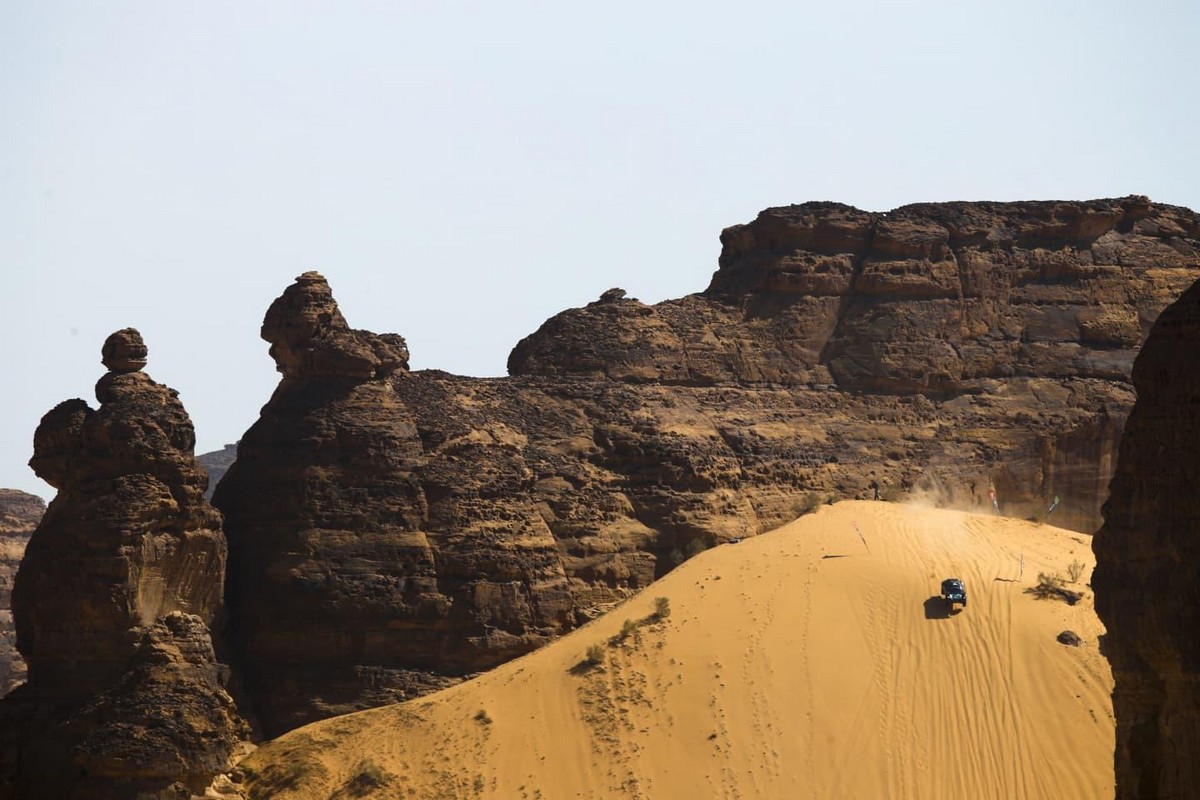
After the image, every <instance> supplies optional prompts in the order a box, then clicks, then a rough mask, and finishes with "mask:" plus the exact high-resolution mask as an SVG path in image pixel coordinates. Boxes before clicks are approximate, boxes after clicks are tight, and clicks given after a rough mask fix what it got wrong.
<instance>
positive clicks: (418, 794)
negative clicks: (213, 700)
mask: <svg viewBox="0 0 1200 800" xmlns="http://www.w3.org/2000/svg"><path fill="white" fill-rule="evenodd" d="M860 533H861V538H860ZM864 540H865V544H864ZM1022 556H1023V558H1024V573H1023V577H1020V576H1019V572H1020V569H1021V558H1022ZM1075 560H1078V561H1080V562H1083V563H1084V564H1085V565H1086V568H1085V570H1084V572H1083V576H1082V578H1081V580H1080V585H1079V586H1076V587H1074V588H1077V589H1084V590H1085V591H1087V590H1086V587H1085V586H1084V585H1083V584H1085V583H1086V581H1087V579H1088V577H1089V576H1090V574H1091V567H1092V556H1091V548H1090V546H1089V542H1088V540H1087V538H1086V537H1084V536H1081V535H1079V534H1076V533H1072V532H1069V531H1064V530H1060V529H1057V528H1053V527H1049V526H1037V525H1034V524H1031V523H1026V522H1020V521H1017V520H1010V519H1003V518H996V517H984V516H975V515H971V514H966V513H960V512H954V511H941V510H932V509H918V508H913V507H906V506H901V505H896V504H888V503H869V502H846V503H840V504H838V505H835V506H831V507H826V508H822V509H821V510H820V511H819V512H818V513H816V514H812V515H809V516H806V517H804V518H802V519H800V520H797V521H796V522H794V523H792V524H790V525H788V526H785V527H784V528H781V529H780V530H778V531H775V532H773V533H770V534H767V535H764V536H761V537H758V538H756V539H751V540H747V541H744V542H742V543H740V544H736V545H725V546H723V547H719V548H716V549H713V550H710V551H708V552H706V553H703V554H701V555H700V556H697V557H696V558H694V559H692V560H691V561H689V562H688V563H686V564H684V565H683V566H681V567H680V568H679V569H678V570H676V571H675V572H673V573H671V574H670V575H668V576H667V577H666V578H664V579H663V580H662V581H660V582H658V583H656V584H655V585H654V586H652V587H651V588H650V589H649V590H648V591H647V592H645V593H643V594H642V595H639V596H638V597H636V598H634V599H632V600H631V601H629V602H628V603H626V604H624V605H622V606H621V607H619V608H617V609H616V610H615V611H613V612H612V613H611V614H609V615H607V616H606V617H604V618H602V619H600V620H597V621H596V622H594V623H592V624H590V625H588V626H587V627H585V628H583V629H581V630H579V631H576V632H575V633H573V634H571V635H570V636H567V637H565V638H564V639H562V640H560V641H558V642H556V643H555V644H553V645H551V646H550V647H547V648H545V649H544V650H541V651H539V652H536V653H533V654H531V655H529V656H527V657H525V658H522V659H519V660H517V661H514V662H511V663H509V664H506V665H504V666H502V667H500V668H498V669H496V670H494V671H492V672H490V673H488V674H486V675H483V676H481V677H480V678H478V679H476V680H473V681H470V682H468V683H464V684H461V685H459V686H456V687H454V688H452V689H450V690H447V691H444V692H441V693H438V694H436V695H431V696H429V697H425V698H421V699H419V700H417V701H414V702H410V703H406V704H403V705H398V706H391V707H386V708H381V709H375V710H372V711H367V712H363V713H360V714H354V715H349V716H346V717H340V718H336V719H331V720H326V721H324V722H321V723H317V724H315V725H311V726H308V727H306V728H302V729H300V730H298V731H294V732H293V733H291V734H288V735H287V736H284V737H282V738H280V739H279V740H277V741H275V742H272V743H270V744H268V745H266V746H264V747H262V748H261V749H259V750H258V751H257V752H256V753H255V754H253V755H252V756H251V757H250V758H249V759H247V761H246V762H245V763H244V766H245V767H246V768H247V774H248V775H250V776H251V778H250V780H249V781H248V785H251V786H253V787H255V792H256V794H258V795H259V796H272V797H284V798H287V797H295V798H318V797H319V798H326V797H331V796H332V797H366V796H376V797H415V798H467V797H494V798H543V799H544V800H558V799H559V798H655V799H661V798H688V799H689V800H691V799H696V798H823V799H824V798H871V799H872V800H874V799H875V798H914V799H916V798H919V799H920V800H937V798H954V799H955V800H966V799H968V798H969V799H971V800H974V799H975V798H1005V799H1006V800H1007V799H1009V798H1041V797H1044V798H1073V799H1074V798H1101V797H1112V796H1113V772H1112V751H1113V735H1114V734H1113V720H1112V711H1111V701H1110V697H1109V695H1110V692H1111V689H1112V679H1111V676H1110V674H1109V670H1108V665H1107V663H1106V662H1105V661H1104V659H1103V657H1102V656H1101V655H1100V653H1099V651H1098V647H1097V637H1098V635H1099V634H1101V633H1102V632H1103V628H1102V627H1101V625H1100V623H1099V621H1098V620H1097V618H1096V616H1095V613H1094V611H1093V610H1092V606H1091V599H1090V592H1087V594H1088V597H1087V598H1086V599H1085V600H1084V601H1082V602H1080V603H1079V604H1077V605H1075V606H1068V605H1067V604H1066V603H1064V602H1062V601H1059V600H1039V599H1037V598H1035V597H1034V596H1032V595H1031V594H1029V593H1028V592H1027V591H1026V590H1027V589H1029V588H1030V587H1032V586H1033V585H1034V584H1035V583H1036V578H1037V575H1038V573H1039V572H1059V573H1063V574H1066V572H1067V567H1068V565H1069V564H1070V563H1071V562H1072V561H1075ZM949 576H956V577H961V578H963V579H964V581H965V582H966V586H967V590H968V593H969V604H968V606H967V608H966V609H965V610H964V611H962V612H961V613H956V614H953V615H949V616H947V615H946V613H945V611H944V609H943V607H942V606H941V604H940V603H938V602H936V601H934V600H931V599H930V598H931V597H933V596H934V595H936V593H937V591H938V587H939V584H940V581H941V579H942V578H944V577H949ZM1019 577H1020V579H1018V578H1019ZM656 597H666V598H668V600H669V603H670V609H671V613H670V615H669V616H668V617H667V618H666V619H665V620H662V621H652V620H651V619H650V617H651V615H652V613H653V610H654V606H655V598H656ZM627 620H633V621H637V622H639V624H638V625H637V628H636V631H635V632H634V633H632V634H631V635H629V636H627V637H626V638H625V639H623V640H618V639H619V634H620V631H621V628H622V626H623V624H625V623H626V621H627ZM1064 629H1071V630H1074V631H1075V632H1076V633H1078V634H1079V635H1080V636H1082V637H1083V639H1084V640H1085V644H1084V646H1083V647H1078V648H1076V647H1067V646H1064V645H1061V644H1059V643H1057V642H1056V641H1055V636H1056V635H1057V634H1058V633H1059V632H1060V631H1062V630H1064ZM594 644H600V645H601V646H602V648H603V656H604V657H603V663H602V664H601V665H600V666H597V667H588V666H587V665H586V663H584V661H585V655H586V652H587V650H588V648H589V646H591V645H594Z"/></svg>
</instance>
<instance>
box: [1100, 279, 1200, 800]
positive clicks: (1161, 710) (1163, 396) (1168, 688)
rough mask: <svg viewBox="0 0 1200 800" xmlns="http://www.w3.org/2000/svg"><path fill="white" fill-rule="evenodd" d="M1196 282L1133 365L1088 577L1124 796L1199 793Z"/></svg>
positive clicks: (1199, 299)
mask: <svg viewBox="0 0 1200 800" xmlns="http://www.w3.org/2000/svg"><path fill="white" fill-rule="evenodd" d="M1197 347H1200V284H1197V285H1194V286H1192V287H1191V288H1190V289H1188V290H1187V292H1185V293H1184V295H1183V296H1182V297H1181V298H1179V300H1178V301H1177V302H1176V303H1175V304H1174V305H1172V306H1170V307H1169V308H1167V309H1166V310H1165V311H1164V312H1163V313H1162V316H1160V317H1159V318H1158V321H1157V322H1156V323H1155V325H1154V327H1153V329H1152V330H1151V332H1150V336H1149V338H1148V339H1147V340H1146V343H1145V346H1144V347H1143V348H1142V351H1141V353H1140V354H1139V355H1138V358H1137V361H1136V362H1135V364H1134V367H1133V382H1134V386H1135V387H1136V389H1137V404H1136V405H1135V406H1134V408H1133V411H1132V413H1131V414H1130V415H1129V421H1128V422H1127V423H1126V426H1125V434H1124V436H1123V438H1122V440H1121V449H1120V458H1119V459H1118V461H1117V472H1116V475H1115V476H1114V477H1113V481H1112V490H1111V495H1112V496H1111V497H1110V498H1109V500H1108V503H1107V504H1106V505H1105V507H1104V518H1105V522H1104V527H1103V528H1102V529H1101V530H1100V531H1099V533H1097V534H1096V536H1095V538H1094V539H1093V542H1092V547H1093V549H1094V550H1095V552H1096V570H1095V572H1094V574H1093V575H1092V586H1093V587H1094V589H1095V592H1096V611H1097V612H1098V613H1099V615H1100V619H1101V620H1103V622H1104V624H1105V627H1106V628H1107V629H1108V633H1107V635H1106V637H1105V642H1104V653H1105V655H1106V656H1107V657H1108V660H1109V663H1110V664H1111V665H1112V670H1113V678H1114V679H1115V683H1116V688H1115V689H1114V691H1113V711H1114V712H1115V714H1116V717H1117V752H1116V774H1117V797H1118V798H1120V800H1132V799H1133V798H1150V797H1154V798H1167V797H1169V798H1178V799H1179V800H1182V799H1183V798H1195V797H1200V638H1198V637H1197V631H1200V539H1198V538H1197V536H1196V531H1197V529H1200V499H1198V496H1197V487H1198V486H1200V462H1197V459H1196V448H1197V443H1198V442H1200V376H1197V374H1196V371H1195V370H1194V369H1193V367H1194V366H1195V362H1194V361H1193V360H1192V356H1193V355H1194V354H1195V352H1196V351H1195V350H1193V349H1192V348H1197Z"/></svg>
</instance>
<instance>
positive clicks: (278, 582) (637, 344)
mask: <svg viewBox="0 0 1200 800" xmlns="http://www.w3.org/2000/svg"><path fill="white" fill-rule="evenodd" d="M1198 231H1200V227H1198V223H1197V219H1196V217H1195V215H1194V214H1192V213H1191V212H1189V211H1187V210H1185V209H1178V208H1172V207H1167V206H1156V205H1152V204H1150V203H1149V202H1148V201H1146V200H1145V199H1144V198H1126V199H1124V200H1111V201H1094V202H1091V203H1016V204H944V205H928V206H909V207H906V208H903V209H899V210H897V211H894V212H891V213H890V214H868V213H866V212H861V211H857V210H855V209H851V208H848V207H846V206H839V205H835V204H807V205H804V206H792V207H788V208H783V209H771V210H768V211H766V212H763V214H761V215H760V216H759V218H758V220H756V221H755V222H753V223H750V224H749V225H746V226H736V227H734V228H730V229H728V230H726V231H725V233H724V234H723V236H722V240H723V242H724V251H723V253H722V257H721V269H720V270H719V271H718V273H717V274H716V275H715V276H714V277H713V280H712V284H711V285H710V287H709V289H708V290H707V291H706V292H704V293H702V294H698V295H691V296H689V297H685V298H683V299H681V300H674V301H667V302H664V303H660V304H658V305H656V306H647V305H644V304H642V303H639V302H638V301H636V300H632V299H627V298H626V297H625V296H624V292H622V291H621V290H619V289H614V290H609V291H607V292H605V293H604V296H603V297H601V299H600V300H599V301H597V302H596V303H592V304H590V305H588V306H587V307H585V308H581V309H572V310H570V311H566V312H563V313H562V314H559V315H557V316H556V317H554V318H552V319H551V320H549V321H548V322H547V323H546V324H545V325H543V326H542V328H541V329H540V330H539V331H538V332H537V333H535V334H533V335H531V336H530V337H528V338H526V339H525V340H523V341H522V342H521V343H520V344H518V345H517V347H516V348H515V349H514V351H513V354H512V356H511V357H510V361H509V366H510V371H511V372H512V373H513V376H512V377H510V378H504V379H473V378H462V377H456V376H452V375H447V374H445V373H441V372H436V371H427V372H416V373H412V372H408V371H407V368H406V361H407V355H408V353H407V348H406V347H405V346H404V343H403V339H401V338H400V337H399V336H395V335H382V336H376V335H374V334H370V333H367V332H364V331H354V330H351V329H350V328H349V326H348V325H347V324H346V322H345V320H344V319H343V317H342V315H341V313H340V312H339V311H338V310H337V306H336V304H335V303H334V301H333V298H332V294H331V292H330V290H329V287H328V285H327V284H326V283H325V281H324V279H322V278H321V277H320V276H319V275H316V274H315V273H308V274H306V275H303V276H301V277H300V278H299V279H298V280H297V282H296V284H294V285H293V286H292V287H290V288H289V289H288V290H287V291H286V292H285V293H284V295H283V296H282V297H281V298H280V299H279V300H277V301H276V302H275V303H274V304H273V305H272V307H271V309H270V311H268V314H267V318H266V321H265V322H264V325H263V338H264V339H266V340H267V341H269V342H271V345H272V346H271V352H272V355H273V356H274V357H275V359H276V361H277V364H278V366H279V370H280V372H281V373H282V374H283V379H282V381H281V382H280V385H279V387H278V389H277V390H276V392H275V394H274V395H273V397H272V398H271V400H270V402H269V403H268V404H267V406H266V407H265V408H264V409H263V413H262V417H261V418H260V420H259V421H258V422H257V423H255V425H254V426H253V427H252V428H251V429H250V430H249V431H248V432H247V433H246V434H245V436H244V437H243V439H242V442H241V444H240V446H239V454H238V459H237V461H236V463H235V464H234V465H233V466H232V467H231V468H230V470H229V472H228V473H227V474H226V477H225V478H224V480H223V481H222V483H221V485H220V486H219V488H218V490H217V493H216V495H215V498H214V503H215V504H216V505H217V507H218V508H220V509H221V510H222V512H223V513H224V514H225V518H226V531H227V534H228V536H229V541H230V553H231V561H230V563H231V567H230V580H229V585H228V590H227V602H228V605H229V613H230V641H231V645H232V655H233V658H234V659H235V666H236V667H237V668H238V669H239V671H241V672H242V673H243V674H244V677H245V682H246V687H247V696H248V697H249V698H250V699H251V700H252V702H253V703H254V705H255V711H256V712H257V713H258V715H259V717H260V719H261V720H262V722H263V725H264V729H265V731H266V732H267V733H268V734H272V735H273V734H277V733H280V732H282V731H284V730H287V729H289V728H292V727H295V726H297V725H299V724H302V723H304V722H308V721H311V720H313V719H317V718H320V717H323V716H329V715H331V714H334V713H340V712H343V711H348V710H351V709H354V708H361V707H365V706H370V705H375V704H379V703H382V702H387V701H390V700H394V699H401V698H404V697H407V696H412V695H414V694H417V693H421V692H424V691H428V690H430V689H432V688H435V687H439V686H442V685H445V683H446V682H448V681H451V680H455V679H457V678H459V677H461V676H463V675H465V674H469V673H471V672H474V671H478V670H482V669H486V668H489V667H491V666H494V665H495V664H498V663H500V662H502V661H504V660H507V659H509V658H511V657H513V656H515V655H518V654H520V653H523V652H527V651H528V650H531V649H533V648H535V647H537V646H538V645H540V644H541V643H543V642H545V641H546V640H547V639H548V638H549V637H551V636H554V635H557V634H560V633H562V632H564V631H566V630H569V629H570V628H572V627H574V626H575V625H578V624H579V623H580V622H582V621H584V620H586V619H588V618H589V617H590V616H593V615H595V614H597V613H599V612H600V611H602V610H604V609H605V608H607V607H610V605H611V604H612V603H614V602H616V601H618V600H620V599H621V598H622V597H624V596H626V595H627V594H628V593H629V592H631V591H634V590H636V589H638V588H641V587H643V586H645V585H647V584H648V583H649V582H650V581H652V580H653V579H654V578H655V577H657V576H659V575H662V574H663V573H664V572H666V571H667V570H669V569H670V568H671V567H672V566H673V565H675V564H677V563H678V562H679V561H681V560H682V559H684V558H686V557H688V556H689V555H691V554H694V553H695V552H697V551H699V550H701V549H703V548H705V547H709V546H713V545H715V544H720V543H722V542H727V541H731V540H735V539H737V538H741V537H745V536H752V535H755V534H757V533H760V532H763V531H765V530H769V529H771V528H773V527H775V526H777V525H779V524H781V523H782V522H785V521H787V520H790V519H792V518H794V517H795V516H797V515H799V514H800V513H803V512H804V511H805V510H806V509H807V508H809V507H811V505H812V504H813V503H815V502H820V501H821V500H822V499H824V498H826V497H870V496H872V495H873V493H874V491H875V489H877V488H878V489H879V490H880V491H881V492H882V493H883V494H884V495H885V496H887V495H889V494H890V493H891V492H893V491H895V490H897V489H899V490H903V491H905V492H909V493H917V494H923V495H924V496H926V497H927V498H929V499H931V500H933V501H935V502H940V503H944V504H948V505H957V506H959V507H968V508H978V509H980V510H985V509H989V508H990V507H991V503H990V500H989V496H988V494H989V490H990V489H991V488H992V487H993V486H994V487H995V490H996V493H997V498H998V502H999V504H1000V507H1001V510H1002V511H1003V512H1004V513H1007V514H1012V515H1021V516H1029V515H1032V514H1035V513H1044V512H1045V509H1046V507H1047V506H1048V505H1049V503H1050V502H1051V500H1052V499H1053V497H1054V496H1055V495H1056V494H1057V495H1059V496H1061V498H1062V502H1061V504H1060V506H1059V508H1058V510H1057V511H1055V515H1054V517H1053V521H1054V522H1055V523H1057V524H1060V525H1065V526H1070V527H1075V528H1076V529H1079V530H1086V531H1091V530H1094V527H1095V526H1097V525H1098V521H1099V514H1098V511H1099V506H1100V503H1101V502H1102V501H1103V499H1104V496H1105V489H1106V485H1107V481H1108V479H1109V477H1110V475H1111V473H1112V468H1113V461H1114V456H1115V452H1116V448H1117V444H1118V439H1119V435H1120V430H1121V426H1122V424H1123V423H1124V419H1125V415H1126V414H1127V413H1128V410H1129V408H1130V407H1131V406H1132V403H1133V398H1134V396H1133V391H1132V386H1131V384H1130V382H1129V378H1128V372H1129V368H1130V364H1131V363H1132V360H1133V357H1134V355H1135V353H1136V350H1137V346H1138V343H1139V342H1140V341H1141V337H1142V334H1143V332H1144V331H1145V330H1146V329H1147V328H1148V326H1149V325H1150V323H1151V322H1152V321H1153V319H1154V318H1155V317H1156V316H1157V314H1158V313H1159V311H1160V310H1161V309H1162V308H1163V307H1164V306H1165V305H1166V304H1167V303H1169V302H1170V301H1171V300H1172V299H1173V298H1174V297H1176V296H1177V294H1178V293H1179V292H1181V291H1182V290H1183V288H1184V287H1185V286H1187V285H1188V284H1190V283H1191V282H1192V281H1193V280H1195V279H1196V277H1197V276H1200V267H1198V266H1197V256H1196V253H1197V248H1200V241H1198Z"/></svg>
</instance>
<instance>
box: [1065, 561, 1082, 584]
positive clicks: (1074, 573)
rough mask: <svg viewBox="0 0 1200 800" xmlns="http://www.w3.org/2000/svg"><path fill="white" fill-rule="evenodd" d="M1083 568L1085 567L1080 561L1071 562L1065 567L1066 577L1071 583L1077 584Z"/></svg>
mask: <svg viewBox="0 0 1200 800" xmlns="http://www.w3.org/2000/svg"><path fill="white" fill-rule="evenodd" d="M1085 567H1086V565H1085V564H1084V563H1083V562H1082V561H1072V562H1071V563H1070V564H1068V565H1067V577H1068V578H1070V579H1071V583H1079V579H1080V578H1081V577H1083V570H1084V569H1085Z"/></svg>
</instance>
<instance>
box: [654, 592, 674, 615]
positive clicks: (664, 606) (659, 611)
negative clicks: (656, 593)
mask: <svg viewBox="0 0 1200 800" xmlns="http://www.w3.org/2000/svg"><path fill="white" fill-rule="evenodd" d="M669 616H671V601H670V599H668V598H666V597H656V598H654V618H655V619H666V618H667V617H669Z"/></svg>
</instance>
